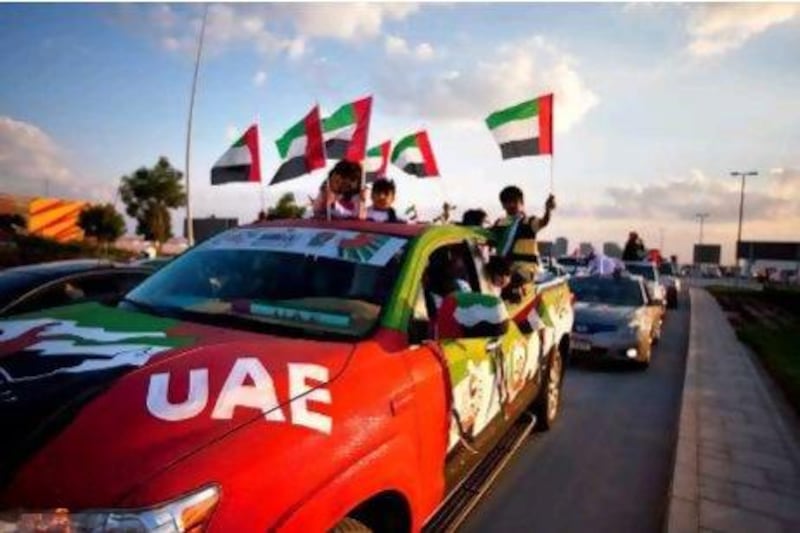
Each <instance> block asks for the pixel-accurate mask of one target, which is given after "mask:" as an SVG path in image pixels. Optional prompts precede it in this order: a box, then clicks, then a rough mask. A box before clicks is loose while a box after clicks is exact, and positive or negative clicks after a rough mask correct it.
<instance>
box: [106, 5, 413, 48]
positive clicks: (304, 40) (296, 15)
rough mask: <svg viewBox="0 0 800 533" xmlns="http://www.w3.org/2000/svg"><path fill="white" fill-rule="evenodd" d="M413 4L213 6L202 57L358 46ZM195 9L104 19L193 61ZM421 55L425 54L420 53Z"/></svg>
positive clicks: (198, 12)
mask: <svg viewBox="0 0 800 533" xmlns="http://www.w3.org/2000/svg"><path fill="white" fill-rule="evenodd" d="M418 9H419V6H418V5H417V4H412V3H407V4H390V3H347V4H344V3H335V4H329V3H324V4H213V5H211V6H210V7H209V9H208V21H207V24H206V34H205V45H204V48H205V50H206V51H205V53H208V54H209V55H211V56H216V55H220V54H223V53H225V52H227V51H229V50H232V49H236V48H237V47H254V48H255V50H256V51H258V52H259V53H262V54H264V55H268V56H273V55H281V54H283V55H286V56H288V57H289V58H290V59H298V58H300V57H303V56H304V55H305V54H306V52H307V51H308V46H309V44H310V42H311V41H313V40H316V39H332V40H338V41H344V42H357V41H363V40H366V39H373V38H375V37H378V36H379V35H381V33H382V32H383V31H384V26H385V24H386V23H387V22H389V21H399V20H403V19H405V18H406V17H408V16H410V15H411V14H413V13H415V12H416V11H418ZM202 16H203V8H202V7H201V6H197V5H194V6H193V5H184V6H180V7H173V6H171V5H165V4H161V5H143V6H130V5H126V6H118V7H116V8H114V10H113V11H112V13H111V15H110V16H109V17H108V18H109V19H110V20H112V21H113V22H114V23H116V24H118V25H122V26H125V27H126V28H128V29H129V30H130V31H132V32H134V33H138V34H142V35H145V36H146V37H147V38H149V39H151V40H152V41H154V42H155V43H157V45H158V46H160V47H162V48H163V49H165V50H168V51H170V52H175V53H182V54H185V55H193V54H194V53H195V51H196V48H197V37H198V34H199V30H200V25H201V23H202ZM423 53H424V52H423Z"/></svg>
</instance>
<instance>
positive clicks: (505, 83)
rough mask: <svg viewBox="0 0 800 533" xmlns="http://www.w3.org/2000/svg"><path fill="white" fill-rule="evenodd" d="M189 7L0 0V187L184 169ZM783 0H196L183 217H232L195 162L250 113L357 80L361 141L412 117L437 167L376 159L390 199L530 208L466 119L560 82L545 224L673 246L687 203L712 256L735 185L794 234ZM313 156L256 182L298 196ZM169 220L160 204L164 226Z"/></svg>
mask: <svg viewBox="0 0 800 533" xmlns="http://www.w3.org/2000/svg"><path fill="white" fill-rule="evenodd" d="M201 13H202V10H201V7H200V6H199V5H196V4H135V5H124V4H114V5H111V4H83V5H69V4H51V5H14V4H3V5H0V27H2V28H4V31H3V32H2V33H0V72H2V77H3V83H2V84H0V191H2V192H14V193H20V194H42V193H43V192H44V191H45V187H46V186H45V181H46V180H47V181H49V188H50V189H49V190H50V191H51V193H54V194H61V195H66V196H71V197H80V198H83V197H89V198H92V199H95V200H110V199H112V198H113V194H114V189H115V187H116V185H117V183H118V180H119V177H120V176H122V175H124V174H126V173H128V172H131V171H133V170H135V169H136V168H137V167H139V166H141V165H152V164H153V163H154V162H155V161H156V159H157V157H158V156H159V155H162V154H163V155H166V156H168V157H169V158H170V160H171V161H172V162H173V164H174V165H175V166H177V167H178V168H181V169H182V168H183V167H184V155H183V150H184V142H185V135H186V131H185V128H186V113H187V106H188V93H189V86H190V82H191V74H192V67H193V65H192V60H193V52H194V46H195V43H196V38H197V28H198V27H199V19H200V16H201ZM798 30H800V4H776V5H769V4H743V5H729V4H714V5H699V4H691V5H676V4H635V5H631V4H519V3H514V4H458V3H449V4H410V3H405V4H348V3H341V4H324V5H321V4H258V5H254V4H247V5H244V4H214V5H212V7H211V9H210V14H209V24H208V33H207V41H206V45H207V46H206V48H205V50H204V54H205V56H204V60H203V63H202V65H201V71H200V82H199V89H198V94H197V101H196V108H195V126H194V133H193V157H192V163H191V169H192V172H191V176H192V204H193V209H194V212H195V213H196V215H199V216H204V215H210V214H212V213H213V214H215V215H217V216H237V217H239V219H240V220H242V221H246V220H249V219H251V218H253V217H254V216H255V214H256V213H257V211H258V209H259V207H260V197H261V194H262V193H261V190H260V189H259V188H258V187H257V186H254V185H244V184H236V185H228V186H225V187H217V188H212V187H211V186H210V185H209V178H208V176H209V168H210V166H211V165H212V164H213V162H214V160H216V158H217V157H218V156H219V155H221V153H222V152H223V151H224V150H225V149H226V148H227V146H228V144H229V143H230V142H231V140H232V139H233V137H234V136H235V134H236V132H237V131H239V132H240V131H242V130H243V129H244V128H245V127H246V126H247V125H248V124H249V123H250V122H252V121H253V120H255V119H256V118H257V117H258V118H259V119H260V123H261V126H262V139H263V147H262V157H263V161H264V163H263V172H264V174H265V175H267V176H269V175H271V174H272V173H273V172H274V170H275V169H276V168H277V166H278V164H279V161H278V159H277V151H276V150H275V147H274V144H273V142H272V141H273V140H274V139H276V138H277V137H278V136H279V135H280V134H281V133H282V132H283V131H284V130H285V129H286V128H288V127H289V126H290V125H292V124H293V123H294V122H296V121H297V120H298V119H299V118H300V117H301V116H302V115H304V114H305V113H306V112H307V110H308V109H309V108H310V107H311V106H312V105H313V103H314V102H315V101H318V102H320V104H321V105H322V106H323V109H325V110H328V111H330V110H332V109H334V108H335V107H336V106H338V105H340V104H342V103H344V102H346V101H349V100H352V99H355V98H357V97H359V96H362V95H365V94H372V95H374V110H373V115H374V117H373V122H372V128H371V135H370V139H371V142H372V144H377V143H378V142H381V141H383V140H384V139H389V138H393V139H397V138H398V137H400V136H402V135H404V134H406V133H410V132H412V131H414V130H416V129H417V128H420V127H425V128H426V129H427V130H428V131H429V134H430V137H431V142H432V144H433V149H434V151H435V153H436V155H437V157H438V159H439V167H440V170H441V172H442V177H441V178H440V179H435V180H424V181H422V180H415V179H413V178H410V177H407V176H404V175H402V174H401V173H400V172H399V171H398V170H397V169H394V170H393V171H391V174H390V175H391V177H393V178H394V179H395V180H396V181H397V183H398V188H399V194H398V200H397V204H398V206H400V207H405V206H407V205H410V204H412V203H414V204H416V205H417V206H418V207H420V208H421V210H423V211H430V212H433V211H434V210H435V209H436V206H438V205H439V204H441V202H442V201H443V200H445V199H448V200H450V201H453V202H454V203H455V204H456V205H457V206H458V207H459V209H460V210H463V209H466V208H470V207H478V206H481V207H484V208H486V209H487V210H489V211H490V213H491V214H492V215H493V216H494V215H498V214H499V205H498V202H497V200H496V197H497V193H498V192H499V190H500V189H501V188H502V187H503V186H504V185H506V184H510V183H515V184H518V185H521V186H522V187H523V189H524V190H525V192H526V200H527V204H528V206H529V211H530V212H532V213H534V212H537V211H539V209H540V206H541V204H542V203H543V202H544V199H545V196H546V194H547V192H548V188H549V179H548V176H549V161H548V160H547V159H546V158H524V159H518V160H513V161H506V162H504V161H502V160H501V159H500V157H499V151H498V149H497V146H496V145H495V144H494V141H493V140H492V137H491V135H490V133H489V132H488V130H486V128H485V127H484V125H483V122H482V120H483V118H484V117H485V116H486V115H487V114H488V113H490V112H492V111H494V110H496V109H498V108H500V107H503V106H505V105H511V104H514V103H517V102H518V101H521V100H524V99H528V98H530V97H532V96H535V95H537V94H541V93H543V92H551V91H552V92H554V93H555V98H556V118H555V121H556V128H557V131H556V139H555V143H556V155H555V159H554V177H555V193H556V195H557V198H558V204H559V207H558V210H557V211H556V214H555V215H554V218H553V223H552V227H551V228H550V229H548V230H547V234H546V235H543V236H542V238H555V237H556V236H560V235H564V236H566V237H568V238H569V239H570V241H571V242H572V243H573V245H574V244H577V242H578V241H581V240H586V241H590V242H593V243H595V244H596V245H598V246H599V245H600V244H601V243H602V242H603V241H605V240H617V241H621V240H623V239H624V237H625V235H626V234H627V232H628V230H629V229H634V228H635V229H637V230H639V232H640V233H641V234H642V235H643V236H644V238H645V240H646V241H647V242H648V244H651V245H657V244H658V239H659V231H660V229H662V228H663V230H664V244H665V248H666V250H667V251H668V252H672V253H678V254H679V255H680V256H681V258H686V259H688V258H689V255H690V246H691V243H692V242H694V241H695V239H696V237H697V223H696V221H695V220H694V217H693V214H694V213H695V212H698V211H707V212H710V213H711V217H710V218H709V219H708V220H707V222H706V231H705V241H706V242H719V243H721V244H723V246H724V248H723V258H724V259H726V258H728V259H729V258H730V253H731V250H730V248H731V245H732V242H733V240H734V239H735V234H736V216H737V213H738V192H739V191H738V182H736V181H735V180H732V179H731V178H730V177H729V172H730V171H731V170H740V169H744V170H751V169H755V170H758V171H759V172H760V176H759V177H758V178H756V179H754V180H751V182H749V183H748V196H747V203H746V206H745V214H746V219H745V220H746V224H745V231H744V237H745V238H761V239H776V240H798V239H800V234H799V233H800V230H798V228H800V155H799V154H800V150H799V149H800V126H799V124H800V100H798V98H797V94H798V93H799V92H800V68H798V67H800V52H798V50H800V31H798ZM322 177H323V172H317V173H315V174H314V175H312V176H309V177H305V178H301V179H298V180H296V181H291V182H287V183H284V184H281V185H279V186H276V187H273V188H269V189H267V190H266V191H265V194H266V197H267V201H268V202H270V201H274V199H275V198H277V196H279V195H280V194H282V193H283V192H286V191H293V192H295V193H296V194H297V196H298V197H299V198H301V199H304V198H305V197H306V194H307V193H308V192H310V191H312V190H314V189H315V188H316V186H317V185H318V184H319V182H320V180H321V179H322ZM182 218H183V214H182V213H175V221H174V222H175V224H174V225H175V227H176V228H177V227H178V226H179V225H180V224H181V223H182Z"/></svg>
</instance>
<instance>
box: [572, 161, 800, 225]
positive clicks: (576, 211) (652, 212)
mask: <svg viewBox="0 0 800 533" xmlns="http://www.w3.org/2000/svg"><path fill="white" fill-rule="evenodd" d="M606 194H607V196H608V197H609V199H610V201H606V202H602V203H600V204H598V205H593V206H588V205H578V206H573V207H572V210H573V211H572V213H571V214H573V215H575V216H593V217H596V218H605V219H626V218H633V219H639V220H656V219H662V220H691V219H693V218H694V216H695V214H696V213H701V212H704V213H710V215H711V217H710V218H711V219H713V221H714V222H733V221H736V220H738V216H739V195H740V181H739V180H738V179H732V178H729V177H725V178H712V177H709V176H706V175H705V174H703V173H702V172H701V171H699V170H694V171H692V173H691V174H690V175H689V176H688V177H678V178H673V179H669V180H665V181H662V182H660V183H649V184H646V185H630V186H611V187H607V188H606ZM745 212H746V216H747V219H748V220H752V221H780V220H787V219H793V218H797V214H798V213H799V212H800V171H797V170H791V169H790V170H789V171H788V172H785V171H783V169H781V173H780V174H779V175H775V174H773V176H772V178H767V180H766V181H765V182H762V183H759V182H755V183H754V182H753V180H750V181H748V182H747V190H746V195H745Z"/></svg>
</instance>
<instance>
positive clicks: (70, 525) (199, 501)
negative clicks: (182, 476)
mask: <svg viewBox="0 0 800 533" xmlns="http://www.w3.org/2000/svg"><path fill="white" fill-rule="evenodd" d="M218 501H219V489H217V487H215V486H211V487H206V488H203V489H201V490H199V491H197V492H193V493H191V494H188V495H185V496H181V497H180V498H177V499H175V500H172V501H171V502H167V503H165V504H162V505H159V506H158V507H151V508H148V509H98V510H87V511H77V512H74V513H73V512H70V511H69V509H52V510H47V511H41V512H35V511H22V512H16V513H9V512H1V513H0V533H6V532H12V531H46V532H54V533H55V532H67V531H92V532H102V533H117V532H120V533H121V532H125V533H137V532H140V531H141V532H142V533H146V532H155V533H200V532H201V531H204V530H205V528H206V525H207V524H208V521H209V520H210V519H211V514H212V513H213V511H214V508H215V507H216V505H217V502H218Z"/></svg>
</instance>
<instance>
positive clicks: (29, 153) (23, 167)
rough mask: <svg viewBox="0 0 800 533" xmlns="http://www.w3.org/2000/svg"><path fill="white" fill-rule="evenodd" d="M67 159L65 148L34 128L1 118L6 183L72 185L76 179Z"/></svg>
mask: <svg viewBox="0 0 800 533" xmlns="http://www.w3.org/2000/svg"><path fill="white" fill-rule="evenodd" d="M63 156H64V154H63V152H62V150H61V148H59V147H58V145H56V143H55V142H53V140H52V139H51V138H50V137H49V136H48V135H47V134H46V133H45V132H43V131H42V130H40V129H39V128H37V127H36V126H34V125H33V124H28V123H26V122H21V121H17V120H14V119H13V118H11V117H3V116H0V176H2V178H3V181H4V182H8V183H12V182H25V181H35V182H39V183H40V184H43V183H44V181H45V180H49V181H50V182H51V183H60V184H66V183H69V182H71V181H72V180H73V178H74V177H73V175H72V173H71V172H70V170H69V169H68V168H67V167H66V165H65V164H64V162H63Z"/></svg>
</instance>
